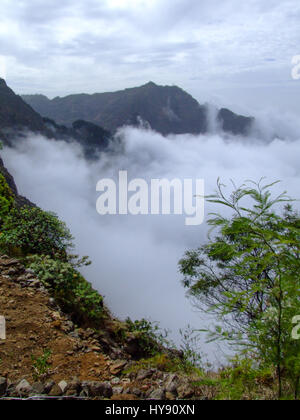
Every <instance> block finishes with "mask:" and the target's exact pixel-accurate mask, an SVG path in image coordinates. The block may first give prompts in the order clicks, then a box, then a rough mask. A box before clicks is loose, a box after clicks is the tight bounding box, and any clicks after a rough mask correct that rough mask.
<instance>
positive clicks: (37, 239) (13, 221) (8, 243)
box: [0, 207, 73, 257]
mask: <svg viewBox="0 0 300 420" xmlns="http://www.w3.org/2000/svg"><path fill="white" fill-rule="evenodd" d="M72 239H73V238H72V235H71V233H70V232H69V230H68V228H67V227H66V225H65V223H63V222H61V221H60V220H59V219H58V217H57V216H56V215H55V214H53V213H48V212H45V211H43V210H41V209H39V208H37V207H33V208H31V207H22V208H13V209H11V211H10V212H9V214H7V215H6V216H5V218H4V221H3V224H2V228H1V235H0V248H1V249H2V250H4V251H5V252H8V253H11V251H12V250H13V249H14V248H18V249H21V251H22V253H23V254H24V255H28V254H44V255H51V256H54V255H57V254H60V257H63V256H65V255H66V250H67V249H68V248H70V247H72Z"/></svg>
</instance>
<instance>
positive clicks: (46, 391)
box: [44, 381, 55, 394]
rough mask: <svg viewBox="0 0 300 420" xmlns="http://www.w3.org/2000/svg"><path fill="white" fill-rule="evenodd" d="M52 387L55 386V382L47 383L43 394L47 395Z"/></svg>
mask: <svg viewBox="0 0 300 420" xmlns="http://www.w3.org/2000/svg"><path fill="white" fill-rule="evenodd" d="M54 385H55V382H54V381H50V382H47V383H46V384H45V387H44V388H45V389H44V392H45V394H49V392H50V391H51V389H52V388H53V387H54Z"/></svg>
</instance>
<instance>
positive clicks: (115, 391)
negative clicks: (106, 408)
mask: <svg viewBox="0 0 300 420" xmlns="http://www.w3.org/2000/svg"><path fill="white" fill-rule="evenodd" d="M112 390H113V395H121V394H122V393H123V391H124V388H123V387H122V386H115V387H114V388H113V389H112Z"/></svg>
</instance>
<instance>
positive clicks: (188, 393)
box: [177, 384, 194, 400]
mask: <svg viewBox="0 0 300 420" xmlns="http://www.w3.org/2000/svg"><path fill="white" fill-rule="evenodd" d="M177 392H178V397H179V399H181V400H185V399H187V398H191V397H192V396H193V395H194V391H193V390H192V388H191V387H190V386H189V385H187V384H185V385H180V386H179V387H178V388H177Z"/></svg>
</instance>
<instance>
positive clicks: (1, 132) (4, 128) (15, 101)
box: [0, 79, 47, 141]
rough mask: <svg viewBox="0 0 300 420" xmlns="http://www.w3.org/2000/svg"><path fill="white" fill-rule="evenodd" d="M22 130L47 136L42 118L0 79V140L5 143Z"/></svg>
mask: <svg viewBox="0 0 300 420" xmlns="http://www.w3.org/2000/svg"><path fill="white" fill-rule="evenodd" d="M24 128H26V129H28V130H30V131H32V132H35V133H36V132H40V133H43V134H47V132H46V130H45V126H44V122H43V119H42V117H41V116H40V115H39V114H38V113H37V112H36V111H34V110H33V109H32V108H31V107H30V106H29V105H28V104H27V103H26V102H24V101H23V99H22V98H21V97H20V96H17V95H16V94H15V93H14V92H13V91H12V90H11V89H10V88H9V87H8V86H7V84H6V82H5V81H4V80H3V79H0V139H2V140H4V141H6V140H7V139H10V138H11V137H12V135H14V134H15V133H16V131H18V130H22V129H24Z"/></svg>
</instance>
